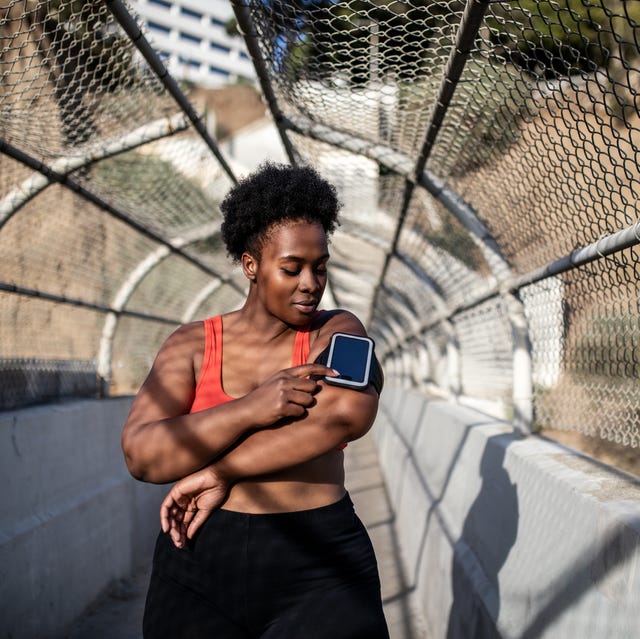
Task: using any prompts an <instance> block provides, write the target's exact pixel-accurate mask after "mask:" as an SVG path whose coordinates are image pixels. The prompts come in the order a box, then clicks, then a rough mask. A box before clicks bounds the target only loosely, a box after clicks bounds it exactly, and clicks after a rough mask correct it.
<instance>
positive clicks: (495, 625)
mask: <svg viewBox="0 0 640 639" xmlns="http://www.w3.org/2000/svg"><path fill="white" fill-rule="evenodd" d="M382 400H383V401H382V406H381V411H380V413H379V418H378V420H377V423H376V425H375V427H374V436H375V439H376V442H377V445H378V448H379V453H380V462H381V465H382V468H383V473H384V475H385V478H386V481H387V489H388V491H389V496H390V500H391V503H392V504H393V505H394V507H395V518H396V524H397V526H398V531H399V537H400V544H401V548H402V551H403V559H404V562H405V567H406V570H407V573H408V581H409V583H410V585H411V586H412V587H413V588H414V589H415V596H416V598H417V600H418V601H419V605H420V607H421V608H422V610H423V612H424V615H425V617H426V621H427V626H428V638H429V639H441V638H445V637H446V638H447V639H454V638H455V639H458V638H465V639H469V638H474V639H476V638H479V639H484V638H485V637H509V638H511V637H513V638H516V637H517V638H518V639H533V638H534V637H535V638H536V639H539V638H551V637H553V638H562V639H564V638H566V637H580V638H581V639H587V638H593V639H596V638H597V639H603V638H605V637H606V638H619V639H623V638H624V639H627V638H630V637H638V636H640V621H639V619H640V617H639V616H638V610H637V608H638V602H640V482H639V481H638V480H636V479H634V478H632V477H630V476H628V475H624V474H622V473H616V472H615V471H613V470H611V469H609V468H607V467H605V466H603V465H601V464H599V463H598V462H595V461H592V460H590V459H588V458H586V457H584V456H581V455H579V454H577V453H575V452H573V451H570V450H568V449H566V448H564V447H562V446H560V445H557V444H555V443H552V442H549V441H546V440H544V439H542V438H540V437H536V436H532V437H526V438H523V437H518V436H516V435H514V434H513V433H512V431H511V428H510V427H509V426H508V425H505V424H504V423H501V422H498V421H496V420H495V419H493V418H489V417H486V416H484V415H483V414H481V413H477V412H475V411H473V410H471V409H467V408H463V407H460V406H455V405H452V404H449V403H446V402H443V401H435V400H427V399H425V398H424V397H422V396H420V395H418V394H415V393H411V392H406V391H401V390H398V389H394V388H385V390H384V392H383V396H382Z"/></svg>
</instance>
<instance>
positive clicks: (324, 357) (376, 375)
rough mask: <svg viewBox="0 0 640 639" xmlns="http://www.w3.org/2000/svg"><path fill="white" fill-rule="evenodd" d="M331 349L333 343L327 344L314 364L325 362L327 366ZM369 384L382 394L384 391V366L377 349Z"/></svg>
mask: <svg viewBox="0 0 640 639" xmlns="http://www.w3.org/2000/svg"><path fill="white" fill-rule="evenodd" d="M330 349H331V345H329V346H327V347H326V348H325V349H324V350H323V351H322V352H321V353H320V354H319V355H318V357H316V359H315V361H314V364H323V365H324V366H326V364H327V361H328V359H329V350H330ZM369 384H371V385H372V386H373V387H374V388H375V389H376V393H378V395H380V393H381V392H382V387H383V386H384V375H383V374H382V366H380V362H379V361H378V358H377V357H376V354H375V351H374V353H373V358H372V360H371V367H370V369H369Z"/></svg>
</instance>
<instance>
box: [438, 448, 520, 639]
mask: <svg viewBox="0 0 640 639" xmlns="http://www.w3.org/2000/svg"><path fill="white" fill-rule="evenodd" d="M501 439H502V440H504V441H500V440H501ZM510 441H513V438H512V436H511V435H495V436H493V437H490V438H489V439H488V440H487V443H486V445H485V449H484V453H483V455H482V459H481V461H480V477H481V478H482V485H481V487H480V492H479V493H478V496H477V497H476V498H475V500H474V502H473V504H472V505H471V508H470V509H469V512H468V514H467V517H466V519H465V521H464V526H463V529H462V534H461V536H460V538H459V539H458V540H457V541H456V543H455V545H454V553H453V564H452V568H451V579H452V590H453V603H452V605H451V610H450V613H449V622H448V627H447V639H467V638H468V637H483V639H488V638H492V637H496V638H499V637H500V634H499V632H498V631H497V629H496V626H495V620H496V619H498V614H499V612H500V585H499V582H498V574H499V572H500V569H501V568H502V566H503V564H504V563H505V561H506V559H507V557H508V555H509V552H510V551H511V548H512V547H513V545H514V544H515V541H516V537H517V534H518V516H519V513H518V490H517V486H516V484H515V483H512V482H511V479H510V477H509V474H508V473H507V471H506V469H505V468H504V465H503V464H504V457H505V451H506V448H507V446H508V444H509V442H510ZM478 595H480V596H478Z"/></svg>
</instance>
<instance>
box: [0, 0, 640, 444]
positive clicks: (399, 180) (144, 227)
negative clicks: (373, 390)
mask: <svg viewBox="0 0 640 639" xmlns="http://www.w3.org/2000/svg"><path fill="white" fill-rule="evenodd" d="M232 4H233V7H234V10H235V12H236V17H237V21H238V27H239V29H238V31H239V32H241V33H243V34H244V37H245V40H246V44H247V49H248V51H249V52H250V53H251V55H252V57H253V59H254V64H255V66H256V70H257V73H258V76H259V79H260V83H261V87H262V89H263V92H264V94H265V96H266V98H267V102H268V104H269V106H270V108H271V110H272V113H273V115H274V116H275V119H274V121H275V124H276V126H277V128H278V131H279V133H280V135H281V137H282V138H283V140H284V141H285V147H286V148H288V149H289V151H290V154H291V157H292V159H293V160H295V161H296V162H300V163H308V164H312V165H314V166H315V167H316V168H318V169H319V170H320V172H322V173H323V174H324V175H325V176H326V177H327V178H328V179H329V180H331V181H332V182H334V183H335V184H336V186H337V188H338V190H339V193H340V197H341V199H342V201H343V204H344V215H343V223H342V226H341V227H340V229H339V230H338V232H337V233H336V234H335V237H334V239H333V241H332V263H333V270H332V276H331V288H332V293H333V295H334V298H335V300H336V302H337V304H338V305H340V306H344V307H347V308H349V309H351V310H353V311H354V312H355V313H356V314H357V315H358V316H360V317H361V318H362V319H363V321H367V322H368V324H369V329H370V332H371V333H372V335H374V336H375V338H376V339H377V342H378V351H379V354H380V356H381V357H383V358H384V359H385V362H386V369H387V375H388V376H389V377H395V378H397V379H398V380H399V381H401V382H404V383H407V384H409V385H413V386H419V387H421V388H425V389H431V390H433V389H440V392H443V393H445V394H447V395H449V396H458V397H461V398H465V397H466V398H473V399H476V400H490V401H492V402H494V403H497V404H499V405H500V406H501V410H502V412H503V414H504V415H505V416H510V415H511V414H512V413H513V414H516V413H517V414H524V415H525V416H526V415H527V410H526V407H525V408H524V409H523V403H522V402H523V399H522V398H523V396H527V395H529V396H530V399H525V400H524V402H525V403H526V402H527V401H529V402H530V403H531V404H532V413H531V414H530V415H529V417H528V418H525V422H526V421H528V422H529V424H528V425H531V424H533V425H534V426H535V425H538V426H542V427H549V428H560V429H563V428H564V429H571V430H576V431H579V432H581V433H585V434H589V435H594V436H598V437H601V438H603V439H609V440H614V441H616V442H620V443H623V444H625V445H627V446H629V447H637V446H638V445H639V444H640V423H639V422H640V382H639V381H638V380H639V378H640V375H639V372H640V371H639V370H638V366H639V363H638V362H639V360H640V310H639V304H638V286H637V280H638V274H639V272H638V271H639V269H640V253H639V250H638V243H639V242H640V226H639V224H640V223H639V215H638V193H639V192H640V169H639V161H640V157H639V151H640V100H639V96H638V91H640V89H639V87H640V2H636V1H632V2H628V1H627V2H625V1H622V0H607V1H605V0H553V1H552V0H515V1H512V2H488V1H485V0H469V1H468V2H466V1H463V0H448V1H443V2H435V1H434V0H418V1H413V0H412V1H411V2H409V1H405V0H397V1H394V2H391V1H387V0H375V1H374V0H344V1H340V2H334V1H332V0H304V1H302V0H300V1H298V0H246V1H244V0H234V1H233V2H232ZM115 5H118V6H120V7H122V8H124V10H125V11H128V12H129V13H130V14H131V16H132V19H133V20H134V21H135V20H136V19H137V18H136V15H135V12H134V9H135V3H133V4H132V5H126V4H123V3H120V2H116V1H114V0H110V1H109V2H100V1H91V2H79V1H68V0H67V1H64V0H59V1H49V2H43V1H36V0H26V1H20V2H18V1H5V2H1V3H0V37H1V38H2V47H1V51H0V72H1V74H2V75H1V77H2V80H1V84H0V138H1V140H0V151H1V154H0V178H1V179H0V252H1V255H2V262H1V266H0V269H1V274H0V286H1V289H0V319H1V323H0V375H1V376H2V380H3V384H2V388H3V391H2V405H3V407H4V408H11V407H15V406H19V405H22V404H26V403H32V402H36V401H41V400H43V399H48V398H50V397H51V396H56V394H57V396H64V395H67V394H71V395H86V394H92V393H100V392H103V393H104V392H110V393H125V392H131V391H133V390H135V388H136V387H137V386H138V385H139V384H140V382H141V381H142V379H143V378H144V375H145V373H146V371H147V370H148V367H149V365H150V364H151V359H150V358H151V357H152V356H153V354H154V353H155V351H156V350H157V348H158V346H159V344H160V343H161V341H162V340H163V339H164V337H165V336H166V335H167V334H168V333H169V332H170V331H171V330H172V328H173V327H175V326H176V325H177V324H179V323H180V322H185V321H191V320H193V319H198V318H202V317H205V316H207V315H211V314H214V313H219V312H224V311H226V310H229V309H231V308H234V307H237V306H238V304H239V303H240V301H241V299H242V290H243V287H244V284H243V281H242V278H241V274H239V273H238V271H237V269H234V267H233V265H231V264H230V263H229V261H228V260H227V258H226V256H225V251H224V247H223V246H222V242H221V239H220V235H219V227H220V213H219V202H220V200H221V198H222V197H223V195H224V193H225V192H226V191H227V190H228V188H229V186H230V185H231V183H232V176H230V175H229V172H228V171H227V170H226V169H225V167H224V166H222V165H221V163H220V161H219V158H218V157H217V156H216V155H215V153H212V148H211V145H210V143H208V142H207V140H205V139H203V136H202V135H201V134H199V133H198V130H197V127H195V125H194V123H193V122H192V121H190V118H189V117H188V116H189V114H188V113H187V112H186V111H185V109H184V105H181V104H179V103H178V102H177V101H176V96H175V94H174V93H172V90H169V89H168V88H167V85H166V82H165V81H163V80H162V79H159V78H158V76H157V75H156V72H155V71H154V68H153V65H152V64H150V62H149V60H148V59H146V58H145V57H144V56H143V55H142V54H141V53H140V50H139V49H138V48H137V46H139V44H140V43H139V42H137V44H136V43H133V42H132V41H131V40H130V38H129V36H128V35H127V33H126V30H125V29H124V27H123V25H122V22H121V20H120V18H118V19H116V17H114V15H115V13H117V12H115V13H114V12H113V8H114V6H115ZM141 26H142V28H143V31H144V26H143V25H141ZM238 37H240V36H239V35H238ZM151 44H153V42H151ZM156 70H157V69H156ZM182 90H183V91H184V92H185V94H188V91H187V89H186V87H182ZM203 121H204V120H203ZM211 128H212V126H211ZM246 168H249V167H246ZM243 170H244V168H242V167H241V168H240V172H243ZM625 229H626V230H627V233H626V235H625V237H624V238H622V236H621V235H620V234H621V232H623V231H624V230H625ZM605 244H606V246H607V247H608V248H607V250H606V251H604V250H603V248H602V247H603V246H605ZM575 265H578V267H577V268H574V266H575ZM512 293H516V297H515V298H514V297H513V296H512ZM525 320H526V321H525ZM523 326H525V327H526V330H525V333H526V335H527V336H528V340H529V341H530V345H531V348H530V363H529V364H527V363H526V362H525V364H524V365H523V364H522V357H516V353H520V354H521V353H522V352H523V351H526V350H527V347H526V346H527V344H526V342H527V340H526V339H524V338H523V337H522V335H521V332H522V327H523ZM525 359H526V358H525ZM527 387H528V388H529V391H528V393H527V392H525V391H526V388H527ZM523 389H525V391H523Z"/></svg>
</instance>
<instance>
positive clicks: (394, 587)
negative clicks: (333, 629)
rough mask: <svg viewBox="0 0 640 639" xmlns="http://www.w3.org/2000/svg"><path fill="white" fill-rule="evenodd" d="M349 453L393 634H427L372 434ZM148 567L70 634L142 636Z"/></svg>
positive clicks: (402, 638)
mask: <svg viewBox="0 0 640 639" xmlns="http://www.w3.org/2000/svg"><path fill="white" fill-rule="evenodd" d="M345 453H346V471H347V487H348V489H349V493H350V494H351V498H352V499H353V502H354V504H355V506H356V511H357V512H358V514H359V516H360V518H361V519H362V521H363V522H364V524H365V525H366V527H367V529H368V530H369V534H370V536H371V540H372V542H373V545H374V548H375V550H376V556H377V558H378V566H379V569H380V578H381V581H382V599H383V603H384V610H385V615H386V617H387V623H388V624H389V632H390V634H391V639H426V635H425V633H424V631H423V629H422V628H423V626H422V623H421V622H420V618H419V615H418V614H416V613H415V611H414V610H413V607H412V604H411V598H410V593H409V592H408V589H407V587H406V582H405V579H404V575H403V572H402V568H401V564H400V559H399V553H398V545H397V542H396V535H395V532H394V529H393V515H392V512H391V509H390V506H389V501H388V499H387V494H386V491H385V487H384V483H383V480H382V475H381V474H380V468H379V466H378V459H377V455H376V451H375V448H374V446H373V442H372V440H371V438H370V437H365V438H363V439H361V440H359V441H357V442H352V443H350V444H349V446H348V447H347V449H346V451H345ZM149 569H150V568H149V567H147V568H145V569H143V570H141V571H140V572H139V573H137V574H136V575H134V576H133V577H132V578H130V579H126V580H123V581H121V582H119V583H117V584H115V585H114V587H113V588H112V589H111V590H110V592H109V593H108V594H107V595H105V596H104V597H103V598H102V599H101V600H100V601H98V602H96V604H95V605H94V606H92V607H91V609H90V610H88V611H87V612H86V613H85V615H84V616H83V617H82V618H81V619H79V620H78V622H77V623H76V624H75V626H74V627H73V629H72V631H71V632H70V633H69V634H68V635H67V637H66V639H141V637H142V631H141V627H142V613H143V610H144V598H145V594H146V588H147V583H148V580H149ZM283 639H296V638H289V637H283ZM327 639H331V638H330V637H327Z"/></svg>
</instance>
